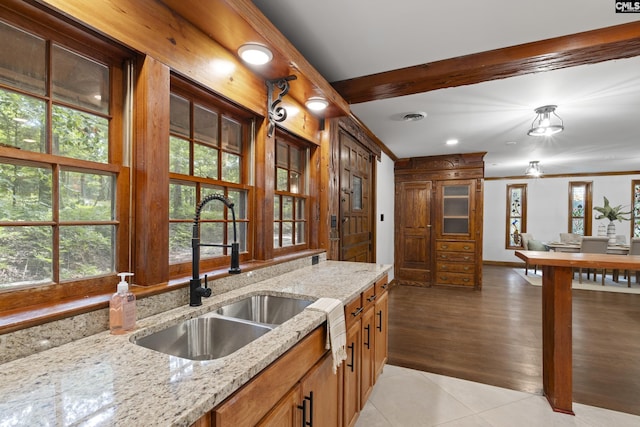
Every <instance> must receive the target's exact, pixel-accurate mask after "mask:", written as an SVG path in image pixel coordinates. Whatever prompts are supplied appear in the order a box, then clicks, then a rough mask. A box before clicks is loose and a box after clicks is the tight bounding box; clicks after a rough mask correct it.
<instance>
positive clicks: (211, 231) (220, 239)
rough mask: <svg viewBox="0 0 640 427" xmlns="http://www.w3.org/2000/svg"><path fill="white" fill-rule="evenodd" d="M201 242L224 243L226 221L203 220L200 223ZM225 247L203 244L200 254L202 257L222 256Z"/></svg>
mask: <svg viewBox="0 0 640 427" xmlns="http://www.w3.org/2000/svg"><path fill="white" fill-rule="evenodd" d="M200 243H215V244H218V243H224V223H223V222H201V223H200ZM222 251H223V248H220V247H215V246H202V247H201V248H200V256H201V257H202V258H206V257H209V258H210V257H214V256H220V255H222V254H223V252H222Z"/></svg>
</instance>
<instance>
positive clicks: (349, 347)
mask: <svg viewBox="0 0 640 427" xmlns="http://www.w3.org/2000/svg"><path fill="white" fill-rule="evenodd" d="M347 348H348V349H349V350H351V363H347V367H349V368H351V372H353V368H354V366H355V363H353V362H354V361H355V352H356V350H355V343H351V344H350V345H348V346H347Z"/></svg>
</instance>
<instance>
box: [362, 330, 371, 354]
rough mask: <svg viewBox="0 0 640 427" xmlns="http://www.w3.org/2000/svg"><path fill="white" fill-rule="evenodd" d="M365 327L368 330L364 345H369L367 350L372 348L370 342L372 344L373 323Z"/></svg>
mask: <svg viewBox="0 0 640 427" xmlns="http://www.w3.org/2000/svg"><path fill="white" fill-rule="evenodd" d="M364 329H365V330H366V331H367V342H365V343H364V345H365V346H366V347H367V350H370V349H371V347H370V344H371V325H367V326H365V327H364Z"/></svg>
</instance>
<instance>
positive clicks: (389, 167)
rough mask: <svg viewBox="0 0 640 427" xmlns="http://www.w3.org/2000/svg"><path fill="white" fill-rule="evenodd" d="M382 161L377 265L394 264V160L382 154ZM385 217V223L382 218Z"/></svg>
mask: <svg viewBox="0 0 640 427" xmlns="http://www.w3.org/2000/svg"><path fill="white" fill-rule="evenodd" d="M381 158H382V161H381V162H378V163H377V164H376V166H377V177H376V178H377V179H376V263H378V264H390V265H393V262H394V258H393V256H394V254H393V253H394V237H393V228H394V226H393V225H394V215H393V211H394V199H395V189H394V174H393V160H391V158H390V157H389V156H387V155H386V154H385V153H384V152H383V153H382V156H381ZM381 215H384V221H381V219H380V216H381ZM393 277H394V275H393V269H391V270H390V271H389V281H391V280H393Z"/></svg>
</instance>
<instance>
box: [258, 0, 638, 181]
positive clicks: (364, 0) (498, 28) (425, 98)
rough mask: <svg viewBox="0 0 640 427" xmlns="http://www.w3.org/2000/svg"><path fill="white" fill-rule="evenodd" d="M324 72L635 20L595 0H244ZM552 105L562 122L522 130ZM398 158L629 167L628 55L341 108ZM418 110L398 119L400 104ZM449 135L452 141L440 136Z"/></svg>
mask: <svg viewBox="0 0 640 427" xmlns="http://www.w3.org/2000/svg"><path fill="white" fill-rule="evenodd" d="M254 3H255V4H256V6H257V7H258V8H260V9H261V10H262V11H263V13H264V14H265V15H266V16H267V17H268V18H269V19H270V20H271V21H272V22H273V23H274V25H275V26H276V27H278V28H279V29H280V31H281V32H282V33H283V34H284V35H285V36H286V37H287V38H288V39H289V40H290V41H291V43H292V44H293V45H294V46H295V47H296V48H297V49H298V50H299V51H300V52H301V53H302V54H303V55H304V56H305V57H306V58H307V60H308V61H309V62H310V63H311V64H312V65H313V66H314V67H315V68H316V69H317V70H318V71H319V72H320V73H321V74H322V75H323V76H324V77H325V78H326V79H327V80H328V81H329V82H333V81H339V80H345V79H350V78H355V77H361V76H365V75H370V74H374V73H378V72H382V71H389V70H393V69H397V68H403V67H408V66H412V65H418V64H424V63H428V62H433V61H437V60H442V59H448V58H453V57H457V56H461V55H467V54H471V53H476V52H483V51H487V50H492V49H498V48H503V47H508V46H514V45H518V44H522V43H528V42H533V41H537V40H543V39H547V38H552V37H559V36H563V35H568V34H573V33H578V32H582V31H588V30H593V29H597V28H602V27H608V26H612V25H618V24H623V23H627V22H631V21H638V20H640V14H618V13H615V9H614V2H613V1H604V0H564V1H561V2H558V1H552V0H539V1H537V2H531V3H527V4H523V3H522V2H505V1H500V0H484V1H477V0H459V1H457V2H431V1H424V0H399V1H394V2H389V1H381V0H348V1H345V0H324V1H322V2H319V1H310V0H307V1H301V0H254ZM547 104H556V105H558V109H557V113H558V115H559V116H560V117H562V119H563V120H564V125H565V131H564V132H562V133H560V134H557V135H555V136H553V137H551V138H541V137H530V136H527V134H526V132H527V130H528V129H529V127H530V125H531V122H532V121H533V119H534V117H535V114H534V111H533V110H534V109H535V108H536V107H540V106H542V105H547ZM351 110H352V112H353V113H354V114H355V115H356V116H357V117H358V118H359V119H360V120H361V121H362V122H363V123H364V124H365V125H366V126H368V127H369V129H371V131H372V132H373V133H374V134H376V136H378V138H380V140H382V141H383V142H384V144H385V145H386V146H387V147H388V148H389V149H390V150H391V151H392V152H393V153H394V154H395V155H396V156H397V157H399V158H403V157H415V156H429V155H438V154H447V153H464V152H477V151H486V152H487V155H486V157H485V176H487V177H502V176H517V175H522V174H523V172H524V169H525V168H526V166H527V164H528V162H529V161H531V160H539V161H540V164H541V165H542V169H543V171H544V172H545V173H547V174H559V173H594V172H607V171H637V170H640V149H639V148H638V142H639V141H640V127H639V126H638V125H637V123H638V122H639V121H640V57H635V58H630V59H621V60H616V61H608V62H604V63H599V64H594V65H584V66H578V67H572V68H567V69H562V70H556V71H549V72H542V73H537V74H529V75H524V76H519V77H512V78H508V79H502V80H494V81H489V82H484V83H479V84H475V85H468V86H460V87H455V88H447V89H440V90H436V91H431V92H426V93H421V94H415V95H409V96H403V97H397V98H392V99H386V100H378V101H371V102H365V103H360V104H352V105H351ZM414 111H421V112H425V113H427V117H426V118H425V119H424V120H422V121H417V122H404V121H401V120H399V117H400V116H401V115H403V114H405V113H408V112H414ZM450 138H456V139H458V140H459V141H460V142H459V144H458V145H457V146H454V147H449V146H446V145H445V141H446V140H447V139H450Z"/></svg>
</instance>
